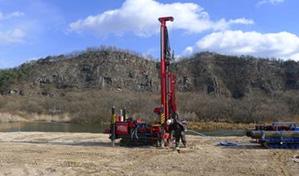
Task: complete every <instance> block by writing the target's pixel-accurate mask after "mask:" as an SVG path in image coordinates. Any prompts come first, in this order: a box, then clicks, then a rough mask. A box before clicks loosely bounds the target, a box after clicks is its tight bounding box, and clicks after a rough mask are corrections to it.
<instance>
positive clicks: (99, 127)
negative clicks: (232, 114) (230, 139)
mask: <svg viewBox="0 0 299 176" xmlns="http://www.w3.org/2000/svg"><path fill="white" fill-rule="evenodd" d="M106 128H109V123H107V124H75V123H60V122H59V123H55V122H13V123H0V132H33V131H35V132H71V133H73V132H80V133H103V132H104V130H105V129H106ZM194 131H197V132H199V133H201V134H204V135H207V136H244V135H245V130H223V129H219V130H218V129H217V130H210V131H202V130H194ZM188 134H193V135H196V134H195V133H191V131H189V132H188Z"/></svg>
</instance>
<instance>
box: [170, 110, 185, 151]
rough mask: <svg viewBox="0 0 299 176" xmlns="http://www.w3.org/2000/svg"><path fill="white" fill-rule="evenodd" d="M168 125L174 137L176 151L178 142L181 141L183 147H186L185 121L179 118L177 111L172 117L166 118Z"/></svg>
mask: <svg viewBox="0 0 299 176" xmlns="http://www.w3.org/2000/svg"><path fill="white" fill-rule="evenodd" d="M167 123H168V125H169V127H170V133H171V134H172V135H173V136H174V137H175V148H176V150H177V151H179V150H180V148H179V144H180V140H181V141H182V143H183V145H184V147H186V144H187V141H186V134H185V132H186V130H187V129H186V121H183V120H181V119H179V117H178V114H177V113H173V115H172V119H169V120H168V122H167Z"/></svg>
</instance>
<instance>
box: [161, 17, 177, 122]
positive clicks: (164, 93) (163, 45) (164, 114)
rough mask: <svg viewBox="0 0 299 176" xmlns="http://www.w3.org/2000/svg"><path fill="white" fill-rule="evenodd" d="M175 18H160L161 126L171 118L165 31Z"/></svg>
mask: <svg viewBox="0 0 299 176" xmlns="http://www.w3.org/2000/svg"><path fill="white" fill-rule="evenodd" d="M173 20H174V18H173V17H161V18H159V21H160V23H161V28H160V30H161V36H160V40H161V41H160V42H161V56H160V57H161V65H160V71H161V72H160V76H161V105H162V110H163V112H162V113H161V117H160V122H161V124H165V122H166V120H167V119H168V118H169V112H168V110H169V109H168V100H167V97H168V96H167V95H168V89H167V87H168V84H167V71H168V65H167V63H166V50H167V46H166V41H165V35H166V34H165V31H166V29H167V27H166V22H167V21H173Z"/></svg>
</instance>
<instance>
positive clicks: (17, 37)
mask: <svg viewBox="0 0 299 176" xmlns="http://www.w3.org/2000/svg"><path fill="white" fill-rule="evenodd" d="M25 37H26V34H25V32H24V31H23V30H22V29H18V28H16V29H13V30H8V31H5V32H2V31H0V45H6V44H14V43H21V42H23V41H24V38H25Z"/></svg>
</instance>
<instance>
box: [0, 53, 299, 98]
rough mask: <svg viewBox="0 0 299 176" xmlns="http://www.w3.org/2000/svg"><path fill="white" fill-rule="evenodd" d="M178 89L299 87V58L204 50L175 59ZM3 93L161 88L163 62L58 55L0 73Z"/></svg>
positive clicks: (227, 91)
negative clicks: (234, 54) (280, 58)
mask: <svg viewBox="0 0 299 176" xmlns="http://www.w3.org/2000/svg"><path fill="white" fill-rule="evenodd" d="M172 67H173V70H174V71H175V72H176V73H177V89H178V91H182V92H205V93H207V94H216V95H225V96H231V97H234V98H241V97H243V96H245V95H246V94H248V93H251V92H256V91H257V92H262V93H265V94H269V95H272V94H275V93H276V92H281V91H285V90H290V89H295V90H297V89H299V63H297V62H294V61H287V62H282V61H271V60H265V59H256V58H252V57H249V56H248V57H234V56H224V55H219V54H215V53H200V54H196V55H194V56H192V57H191V58H185V59H182V60H181V61H178V62H176V63H174V64H173V65H172ZM0 88H1V93H2V94H16V95H34V94H40V95H44V96H60V95H63V92H64V91H67V90H73V89H75V90H81V89H109V90H110V89H115V90H122V89H127V90H131V91H149V92H158V91H159V63H158V62H155V61H153V60H148V59H145V58H143V57H141V56H138V55H136V54H132V53H130V52H125V51H121V50H111V49H101V50H96V51H86V52H83V53H81V54H77V55H73V56H63V55H61V56H56V57H47V58H44V59H40V60H38V61H35V62H31V63H26V64H23V65H21V66H20V67H18V68H15V69H11V70H3V71H2V72H1V73H0Z"/></svg>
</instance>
